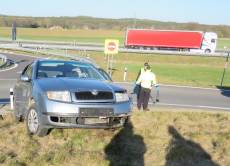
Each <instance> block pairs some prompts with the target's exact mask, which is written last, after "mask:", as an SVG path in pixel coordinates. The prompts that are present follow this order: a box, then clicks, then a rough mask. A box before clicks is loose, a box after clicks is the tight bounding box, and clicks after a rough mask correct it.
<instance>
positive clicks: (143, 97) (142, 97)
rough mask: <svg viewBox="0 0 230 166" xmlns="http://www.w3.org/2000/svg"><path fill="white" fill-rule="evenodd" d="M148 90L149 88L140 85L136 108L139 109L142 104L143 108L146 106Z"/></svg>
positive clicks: (148, 95) (149, 90)
mask: <svg viewBox="0 0 230 166" xmlns="http://www.w3.org/2000/svg"><path fill="white" fill-rule="evenodd" d="M150 92H151V89H148V88H142V87H141V89H140V94H139V97H138V98H137V108H138V109H141V106H143V109H144V110H145V109H147V108H148V103H149V97H150Z"/></svg>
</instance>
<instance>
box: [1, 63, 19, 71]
mask: <svg viewBox="0 0 230 166" xmlns="http://www.w3.org/2000/svg"><path fill="white" fill-rule="evenodd" d="M17 67H18V64H16V63H14V66H13V67H10V68H7V69H3V70H0V72H5V71H8V70H13V69H15V68H17Z"/></svg>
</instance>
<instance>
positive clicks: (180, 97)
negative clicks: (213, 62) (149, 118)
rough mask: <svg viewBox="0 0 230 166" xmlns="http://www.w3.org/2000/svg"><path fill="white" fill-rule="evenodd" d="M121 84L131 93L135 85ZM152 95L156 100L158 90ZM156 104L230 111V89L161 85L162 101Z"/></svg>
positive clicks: (134, 98) (134, 99) (151, 101)
mask: <svg viewBox="0 0 230 166" xmlns="http://www.w3.org/2000/svg"><path fill="white" fill-rule="evenodd" d="M119 85H121V86H123V87H124V88H126V89H127V90H128V91H129V93H131V92H132V89H133V87H134V84H133V83H132V84H131V83H119ZM151 96H152V97H153V98H154V100H155V96H156V90H153V91H152V94H151ZM132 97H133V101H134V103H136V96H135V95H132ZM149 102H150V103H153V100H152V99H150V101H149ZM156 105H159V106H171V107H184V108H187V107H190V108H205V109H221V110H229V111H230V90H219V89H211V88H196V87H186V86H175V85H160V102H159V103H157V104H156Z"/></svg>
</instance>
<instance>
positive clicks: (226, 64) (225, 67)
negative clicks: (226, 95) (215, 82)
mask: <svg viewBox="0 0 230 166" xmlns="http://www.w3.org/2000/svg"><path fill="white" fill-rule="evenodd" d="M229 54H230V52H228V55H227V57H226V62H225V65H224V72H223V75H222V79H221V84H220V86H221V88H222V87H223V82H224V76H225V72H226V69H227V67H228V59H229Z"/></svg>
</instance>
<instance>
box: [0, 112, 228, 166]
mask: <svg viewBox="0 0 230 166" xmlns="http://www.w3.org/2000/svg"><path fill="white" fill-rule="evenodd" d="M201 111H202V110H201ZM131 124H132V125H130V126H128V127H126V128H123V129H119V130H116V131H111V130H85V129H66V130H59V129H55V130H53V131H52V132H51V133H50V135H48V136H47V137H44V138H39V137H29V136H27V135H26V130H25V125H24V124H23V123H22V124H16V123H14V121H13V118H12V116H10V115H6V116H4V120H0V131H1V135H0V164H2V165H32V166H33V165H36V166H37V165H42V166H43V165H70V166H71V165H73V166H74V165H89V166H91V165H96V166H97V165H100V166H101V165H147V166H152V165H157V166H161V165H162V166H163V165H166V166H171V165H194V166H201V165H202V166H205V165H207V166H210V165H211V166H214V165H215V166H217V165H221V166H229V165H230V141H229V140H230V114H229V113H217V112H200V111H199V110H187V109H180V110H177V109H173V108H167V109H166V108H153V109H152V111H150V112H137V111H134V112H133V116H132V119H131Z"/></svg>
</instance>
